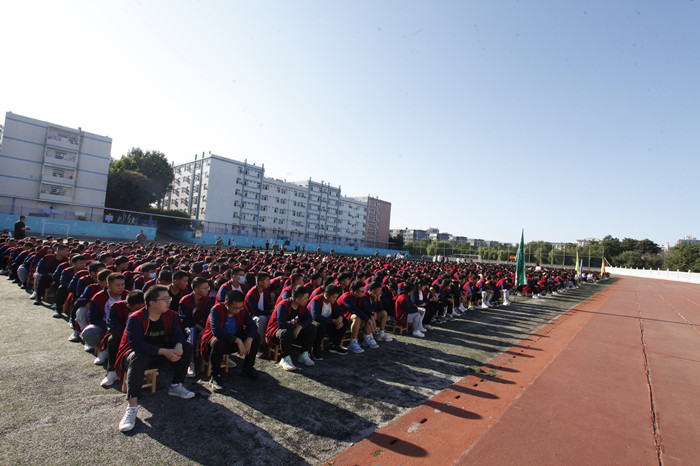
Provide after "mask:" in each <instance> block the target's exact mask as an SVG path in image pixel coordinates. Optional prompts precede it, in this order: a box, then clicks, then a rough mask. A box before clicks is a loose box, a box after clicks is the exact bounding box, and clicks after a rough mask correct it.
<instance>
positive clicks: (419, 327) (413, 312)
mask: <svg viewBox="0 0 700 466" xmlns="http://www.w3.org/2000/svg"><path fill="white" fill-rule="evenodd" d="M414 288H415V287H414V285H413V283H411V282H404V283H403V287H402V288H401V294H399V297H398V298H396V320H397V321H398V322H399V324H400V325H401V326H402V327H407V326H408V324H409V323H411V324H413V336H414V337H418V338H423V337H424V336H425V334H424V333H423V332H424V331H425V328H424V327H423V314H424V313H425V311H422V310H420V309H418V308H417V307H416V306H415V305H414V304H413V303H412V302H411V298H410V295H411V293H413V290H414Z"/></svg>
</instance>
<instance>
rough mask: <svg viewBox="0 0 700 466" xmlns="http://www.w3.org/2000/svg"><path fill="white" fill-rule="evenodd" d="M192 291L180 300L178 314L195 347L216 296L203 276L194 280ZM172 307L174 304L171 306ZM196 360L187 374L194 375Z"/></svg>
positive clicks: (191, 343) (190, 341)
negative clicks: (212, 294) (211, 293)
mask: <svg viewBox="0 0 700 466" xmlns="http://www.w3.org/2000/svg"><path fill="white" fill-rule="evenodd" d="M192 289H193V291H192V293H190V294H188V295H187V296H183V297H182V299H181V300H180V308H179V311H178V314H179V316H180V322H181V324H182V327H183V328H184V330H185V334H186V335H187V341H188V342H189V343H190V345H192V347H193V348H196V347H197V341H198V339H199V338H200V337H201V335H202V334H203V333H204V328H205V327H206V325H207V319H209V311H210V310H211V308H212V307H213V306H214V298H212V297H210V296H209V282H208V281H207V280H206V279H205V278H202V277H196V278H195V279H194V280H192ZM170 308H171V309H172V305H171V306H170ZM195 375H196V374H195V371H194V362H190V365H189V367H188V369H187V376H188V377H194V376H195Z"/></svg>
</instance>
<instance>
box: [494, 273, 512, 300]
mask: <svg viewBox="0 0 700 466" xmlns="http://www.w3.org/2000/svg"><path fill="white" fill-rule="evenodd" d="M496 286H497V287H498V289H500V290H501V292H502V293H503V305H504V306H510V305H511V302H510V290H511V288H512V287H513V285H512V283H511V282H510V280H509V278H508V274H507V273H504V274H503V277H502V278H501V279H500V280H498V281H497V282H496Z"/></svg>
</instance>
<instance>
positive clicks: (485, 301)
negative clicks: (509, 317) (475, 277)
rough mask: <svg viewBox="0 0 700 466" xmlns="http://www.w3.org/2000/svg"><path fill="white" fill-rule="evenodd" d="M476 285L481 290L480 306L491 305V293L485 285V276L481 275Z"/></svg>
mask: <svg viewBox="0 0 700 466" xmlns="http://www.w3.org/2000/svg"><path fill="white" fill-rule="evenodd" d="M476 286H478V287H479V292H481V308H482V309H488V308H490V307H493V305H492V304H491V297H492V296H493V294H492V292H491V290H490V289H489V287H488V285H487V277H486V276H482V277H481V280H479V281H478V282H477V283H476Z"/></svg>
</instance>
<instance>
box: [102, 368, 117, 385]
mask: <svg viewBox="0 0 700 466" xmlns="http://www.w3.org/2000/svg"><path fill="white" fill-rule="evenodd" d="M117 380H119V376H118V375H117V372H116V371H109V372H107V375H105V378H104V379H102V382H100V385H101V386H103V387H109V386H110V385H112V384H113V383H114V382H116V381H117Z"/></svg>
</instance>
